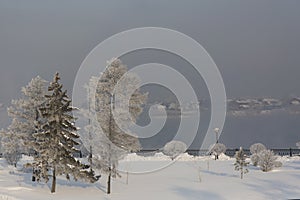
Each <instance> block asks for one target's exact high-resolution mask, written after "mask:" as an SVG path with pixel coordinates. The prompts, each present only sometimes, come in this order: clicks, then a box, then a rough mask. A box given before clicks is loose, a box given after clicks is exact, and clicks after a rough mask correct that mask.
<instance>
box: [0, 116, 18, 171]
mask: <svg viewBox="0 0 300 200" xmlns="http://www.w3.org/2000/svg"><path fill="white" fill-rule="evenodd" d="M17 123H19V122H18V121H17V120H16V119H13V121H12V124H11V125H10V126H9V127H8V130H1V133H0V135H1V151H2V153H3V156H4V158H5V160H6V161H7V163H8V164H9V165H13V166H15V167H16V166H17V162H18V161H19V160H20V159H21V157H22V148H23V146H22V143H21V142H20V135H19V132H20V131H21V130H20V129H19V128H16V127H18V126H17V125H16V124H17Z"/></svg>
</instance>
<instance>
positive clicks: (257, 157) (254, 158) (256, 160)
mask: <svg viewBox="0 0 300 200" xmlns="http://www.w3.org/2000/svg"><path fill="white" fill-rule="evenodd" d="M250 159H251V162H252V164H253V165H254V166H257V164H258V161H259V156H258V154H253V155H251V157H250Z"/></svg>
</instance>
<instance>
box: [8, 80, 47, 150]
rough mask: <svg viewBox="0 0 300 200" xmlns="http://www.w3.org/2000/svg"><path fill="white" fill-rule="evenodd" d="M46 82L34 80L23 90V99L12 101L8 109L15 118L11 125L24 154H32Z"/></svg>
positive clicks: (9, 113)
mask: <svg viewBox="0 0 300 200" xmlns="http://www.w3.org/2000/svg"><path fill="white" fill-rule="evenodd" d="M46 82H47V81H45V80H44V79H42V78H41V77H39V76H37V77H35V78H33V79H32V80H31V81H30V82H29V83H28V85H27V86H25V87H23V88H22V89H21V92H22V98H20V99H18V100H12V102H11V104H12V105H11V106H10V107H9V108H8V109H7V112H8V115H9V116H10V117H12V118H13V121H12V124H11V125H10V128H9V129H11V130H14V131H13V132H14V134H17V136H18V137H17V138H18V142H20V145H22V146H23V148H22V152H23V153H25V154H32V153H33V151H32V141H33V140H34V138H33V136H32V134H33V133H35V132H36V129H37V124H38V120H39V118H40V116H39V112H38V108H39V107H40V106H41V104H42V103H43V102H44V101H45V94H46Z"/></svg>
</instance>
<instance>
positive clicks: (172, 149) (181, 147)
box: [163, 140, 187, 160]
mask: <svg viewBox="0 0 300 200" xmlns="http://www.w3.org/2000/svg"><path fill="white" fill-rule="evenodd" d="M186 149H187V147H186V144H185V143H183V142H181V141H175V140H174V141H171V142H168V143H167V144H166V145H165V146H164V148H163V154H165V155H166V156H169V157H170V158H171V159H172V160H174V159H175V158H176V157H177V156H178V155H180V154H182V153H184V152H185V151H186Z"/></svg>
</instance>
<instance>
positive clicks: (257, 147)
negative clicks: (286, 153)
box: [250, 143, 267, 166]
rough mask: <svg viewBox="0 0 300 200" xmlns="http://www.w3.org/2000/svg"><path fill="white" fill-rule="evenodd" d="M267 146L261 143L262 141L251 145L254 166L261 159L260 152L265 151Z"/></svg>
mask: <svg viewBox="0 0 300 200" xmlns="http://www.w3.org/2000/svg"><path fill="white" fill-rule="evenodd" d="M266 149H267V148H266V147H265V145H263V144H261V143H255V144H252V145H251V146H250V153H251V157H250V158H251V162H252V164H253V165H254V166H257V164H258V161H259V156H258V154H259V153H260V152H261V151H263V150H266Z"/></svg>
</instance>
